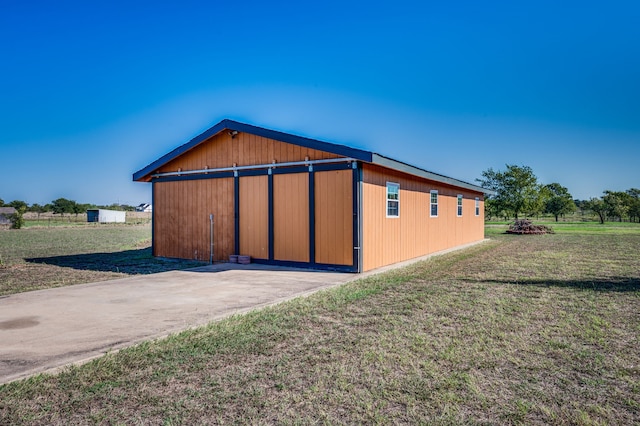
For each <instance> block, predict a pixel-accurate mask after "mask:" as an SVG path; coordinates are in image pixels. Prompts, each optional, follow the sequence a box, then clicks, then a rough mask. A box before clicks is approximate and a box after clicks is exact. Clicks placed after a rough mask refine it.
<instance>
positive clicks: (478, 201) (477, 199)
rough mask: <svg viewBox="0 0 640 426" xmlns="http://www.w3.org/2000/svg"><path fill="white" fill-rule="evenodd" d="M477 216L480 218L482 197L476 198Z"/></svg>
mask: <svg viewBox="0 0 640 426" xmlns="http://www.w3.org/2000/svg"><path fill="white" fill-rule="evenodd" d="M475 208H476V216H480V197H476V207H475Z"/></svg>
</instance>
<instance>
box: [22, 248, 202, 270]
mask: <svg viewBox="0 0 640 426" xmlns="http://www.w3.org/2000/svg"><path fill="white" fill-rule="evenodd" d="M25 261H27V262H31V263H39V264H46V265H55V266H60V267H63V268H73V269H78V270H82V271H100V272H119V273H123V274H129V275H137V274H155V273H158V272H166V271H173V270H176V269H185V268H193V267H196V266H202V265H203V264H204V263H203V262H198V261H195V260H179V259H178V260H176V259H164V258H157V257H153V255H152V252H151V248H144V249H139V250H126V251H118V252H112V253H89V254H74V255H67V256H52V257H36V258H31V259H25Z"/></svg>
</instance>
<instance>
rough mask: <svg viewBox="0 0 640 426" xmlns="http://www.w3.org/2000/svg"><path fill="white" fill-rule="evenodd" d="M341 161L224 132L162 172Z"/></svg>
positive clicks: (172, 162)
mask: <svg viewBox="0 0 640 426" xmlns="http://www.w3.org/2000/svg"><path fill="white" fill-rule="evenodd" d="M305 157H309V159H310V160H321V159H327V158H338V157H339V156H338V155H335V154H331V153H328V152H324V151H318V150H315V149H310V148H305V147H302V146H298V145H292V144H288V143H285V142H279V141H275V140H273V139H268V138H264V137H262V136H257V135H252V134H248V133H242V132H241V133H238V134H237V135H236V136H235V137H234V138H231V136H230V135H229V134H228V133H227V132H221V133H219V134H217V135H215V136H213V137H211V138H210V139H209V140H207V141H205V142H203V143H201V144H199V145H198V146H197V147H195V148H193V149H192V150H191V151H188V152H186V153H184V154H182V155H181V156H180V157H178V158H176V159H174V160H173V161H170V162H169V163H167V164H166V165H164V166H163V167H162V168H161V169H160V172H162V173H164V172H175V171H178V169H182V171H186V170H201V169H204V168H205V167H206V168H210V169H212V168H221V167H231V166H233V165H234V164H236V165H237V166H248V165H255V164H267V163H269V164H270V163H272V162H274V161H275V162H276V163H285V162H290V161H303V160H305Z"/></svg>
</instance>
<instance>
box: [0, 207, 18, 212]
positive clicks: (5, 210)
mask: <svg viewBox="0 0 640 426" xmlns="http://www.w3.org/2000/svg"><path fill="white" fill-rule="evenodd" d="M15 213H17V210H16V209H15V208H14V207H0V214H15Z"/></svg>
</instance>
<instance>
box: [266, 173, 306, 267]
mask: <svg viewBox="0 0 640 426" xmlns="http://www.w3.org/2000/svg"><path fill="white" fill-rule="evenodd" d="M273 241H274V247H273V250H274V258H275V260H288V261H298V262H309V174H308V173H295V174H286V175H275V176H273Z"/></svg>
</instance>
